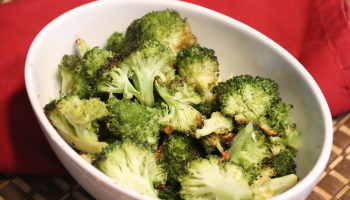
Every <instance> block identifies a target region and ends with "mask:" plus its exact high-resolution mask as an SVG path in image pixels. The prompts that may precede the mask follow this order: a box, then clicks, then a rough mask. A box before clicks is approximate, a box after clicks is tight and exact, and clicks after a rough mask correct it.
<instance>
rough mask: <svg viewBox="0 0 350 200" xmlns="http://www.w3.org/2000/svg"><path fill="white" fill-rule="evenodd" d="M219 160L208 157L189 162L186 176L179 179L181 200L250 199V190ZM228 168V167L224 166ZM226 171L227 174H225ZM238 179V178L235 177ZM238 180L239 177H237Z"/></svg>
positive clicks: (215, 157)
mask: <svg viewBox="0 0 350 200" xmlns="http://www.w3.org/2000/svg"><path fill="white" fill-rule="evenodd" d="M219 161H220V158H219V157H217V156H210V157H209V158H208V159H204V158H199V159H197V160H194V161H192V162H190V164H189V166H188V168H187V169H186V171H187V173H186V175H184V176H182V177H181V178H180V183H181V186H182V189H181V190H180V194H181V197H182V198H183V199H250V198H251V197H252V195H253V193H252V190H251V189H249V188H248V187H247V186H244V185H241V182H242V180H237V179H236V177H234V175H235V174H237V173H236V172H233V171H235V169H232V170H227V169H226V170H225V168H224V167H222V166H221V165H219ZM226 167H228V168H229V166H226ZM227 171H228V172H227ZM237 177H239V176H237ZM239 178H240V177H239Z"/></svg>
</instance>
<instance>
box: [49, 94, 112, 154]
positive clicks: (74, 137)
mask: <svg viewBox="0 0 350 200" xmlns="http://www.w3.org/2000/svg"><path fill="white" fill-rule="evenodd" d="M44 112H45V115H46V116H47V118H48V119H49V120H50V122H51V124H52V125H53V126H54V127H56V130H57V132H58V133H59V134H60V135H61V136H62V138H63V139H64V140H65V141H66V142H67V143H68V144H69V145H70V146H72V147H74V148H76V149H78V150H81V151H83V152H87V153H92V154H93V153H97V152H100V151H101V149H102V147H105V146H106V145H107V143H105V142H99V141H98V137H97V133H98V130H99V125H98V123H97V120H99V119H103V118H105V117H106V116H107V115H108V110H107V108H106V105H105V103H103V102H102V101H100V100H99V99H97V98H91V99H89V100H80V99H79V98H78V97H77V96H70V95H67V96H64V97H61V98H59V99H57V100H53V101H51V103H49V104H47V105H46V106H45V107H44Z"/></svg>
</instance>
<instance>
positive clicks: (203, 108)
mask: <svg viewBox="0 0 350 200" xmlns="http://www.w3.org/2000/svg"><path fill="white" fill-rule="evenodd" d="M194 108H195V109H197V110H198V111H199V112H200V113H202V115H203V116H205V117H206V118H210V116H211V115H212V114H213V112H217V111H220V110H221V108H220V105H219V104H218V103H217V102H216V101H215V100H205V101H202V102H200V103H199V104H197V105H195V106H194Z"/></svg>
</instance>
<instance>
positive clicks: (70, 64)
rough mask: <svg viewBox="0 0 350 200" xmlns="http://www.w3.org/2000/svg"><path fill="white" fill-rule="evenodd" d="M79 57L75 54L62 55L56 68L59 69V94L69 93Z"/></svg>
mask: <svg viewBox="0 0 350 200" xmlns="http://www.w3.org/2000/svg"><path fill="white" fill-rule="evenodd" d="M79 61H80V59H79V57H78V56H75V55H64V56H63V58H62V61H61V63H60V65H59V66H58V69H59V70H60V71H61V77H62V82H61V91H60V94H61V96H64V95H66V94H67V93H70V91H71V89H72V88H73V85H74V80H75V77H76V74H77V65H78V63H79Z"/></svg>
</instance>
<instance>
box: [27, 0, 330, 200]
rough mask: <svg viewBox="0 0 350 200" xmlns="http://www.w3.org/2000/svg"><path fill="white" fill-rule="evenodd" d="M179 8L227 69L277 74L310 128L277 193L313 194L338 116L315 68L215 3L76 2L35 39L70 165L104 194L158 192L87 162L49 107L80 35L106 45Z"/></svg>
mask: <svg viewBox="0 0 350 200" xmlns="http://www.w3.org/2000/svg"><path fill="white" fill-rule="evenodd" d="M167 8H169V9H174V10H176V11H178V12H179V13H180V15H181V16H182V17H184V18H187V20H188V22H189V24H190V25H191V27H192V30H193V33H194V34H195V35H196V36H197V38H198V43H199V44H201V46H204V47H207V48H211V49H214V50H215V52H216V55H217V57H218V60H219V62H220V76H221V77H222V78H227V77H228V76H229V75H230V74H231V73H234V74H235V75H240V74H251V75H253V76H261V77H266V78H271V79H273V80H275V81H276V82H277V83H278V84H279V86H280V92H281V96H282V97H283V101H284V102H286V103H290V104H293V105H294V109H293V110H292V119H293V121H294V122H295V123H296V124H297V126H298V129H299V130H300V132H301V133H302V144H301V148H300V151H299V152H298V154H297V158H296V162H297V165H298V168H297V175H298V176H299V177H300V182H299V183H298V184H297V185H296V186H294V187H293V188H291V189H290V190H288V191H286V192H285V193H283V194H281V195H279V196H277V197H274V198H273V199H274V200H277V199H278V200H280V199H293V200H295V199H305V198H306V197H307V196H308V195H309V193H310V192H311V190H312V189H313V187H314V186H315V185H316V183H317V181H318V179H319V178H320V176H321V174H322V172H323V170H324V168H325V166H326V164H327V161H328V159H329V155H330V152H331V147H332V138H333V128H332V118H331V115H330V111H329V108H328V105H327V102H326V100H325V98H324V96H323V94H322V92H321V90H320V88H319V87H318V85H317V84H316V82H315V81H314V79H313V78H312V77H311V75H310V74H309V73H308V72H307V71H306V70H305V69H304V67H303V66H302V65H301V64H300V63H299V62H298V61H297V60H296V59H295V58H294V57H293V56H291V55H290V54H289V53H288V52H287V51H286V50H284V49H283V48H282V47H280V46H279V45H277V44H276V43H275V42H273V41H272V40H270V39H269V38H267V37H266V36H264V35H262V34H261V33H259V32H258V31H256V30H254V29H252V28H250V27H248V26H247V25H244V24H242V23H240V22H238V21H236V20H234V19H232V18H230V17H227V16H224V15H222V14H220V13H217V12H215V11H212V10H209V9H206V8H203V7H200V6H196V5H193V4H189V3H186V2H181V1H164V0H147V1H145V0H118V1H97V2H92V3H89V4H86V5H83V6H80V7H78V8H75V9H73V10H71V11H69V12H67V13H65V14H63V15H61V16H60V17H58V18H57V19H55V20H53V21H52V22H51V23H49V24H48V25H47V26H46V27H45V28H44V29H43V30H42V31H41V32H40V33H39V34H38V35H37V37H36V38H35V40H34V41H33V43H32V45H31V47H30V49H29V52H28V55H27V59H26V63H25V83H26V88H27V92H28V95H29V99H30V101H31V105H32V107H33V109H34V111H35V114H36V117H37V118H38V121H39V124H40V126H41V128H42V130H43V132H44V134H45V136H46V138H47V140H48V142H49V143H50V145H51V147H52V148H53V150H54V151H55V153H56V155H57V156H58V158H59V159H60V160H61V162H62V163H63V165H64V166H65V167H66V169H67V170H68V171H69V173H70V174H71V175H72V176H73V177H74V178H75V179H76V180H77V182H78V183H79V184H80V185H81V186H82V187H84V189H85V190H87V191H88V192H89V193H90V194H91V195H92V196H94V197H95V198H97V199H145V200H146V199H152V198H149V197H147V196H144V195H142V194H139V193H137V192H135V191H133V190H131V189H128V188H125V187H123V186H122V185H120V184H118V183H115V181H113V180H112V179H110V178H109V177H107V176H106V175H105V174H103V173H102V172H100V171H99V170H98V169H96V168H95V167H93V166H92V165H90V164H88V163H87V162H85V161H84V160H83V159H82V158H81V157H80V156H79V155H78V154H77V153H76V152H75V151H74V150H73V149H72V148H71V147H70V146H69V145H67V143H66V142H65V141H64V140H63V139H62V138H61V137H60V135H59V134H58V133H57V132H56V130H55V129H54V128H53V127H52V126H51V124H50V123H49V121H48V120H47V118H46V117H45V115H44V113H43V110H42V109H43V107H44V106H45V105H46V104H47V103H48V102H49V101H50V100H52V99H54V98H57V97H59V90H60V73H59V71H58V64H59V63H60V61H61V59H62V57H63V55H64V54H77V53H78V52H77V49H76V47H75V43H74V42H75V40H76V39H77V38H82V39H84V40H85V41H86V42H87V43H88V44H90V46H99V47H105V46H106V44H107V39H108V37H109V36H110V35H111V34H112V33H113V32H114V31H118V32H125V30H126V28H127V26H128V25H129V24H130V23H131V22H132V21H133V20H135V19H137V18H140V17H142V16H143V15H145V14H146V13H148V12H151V11H156V10H165V9H167Z"/></svg>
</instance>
